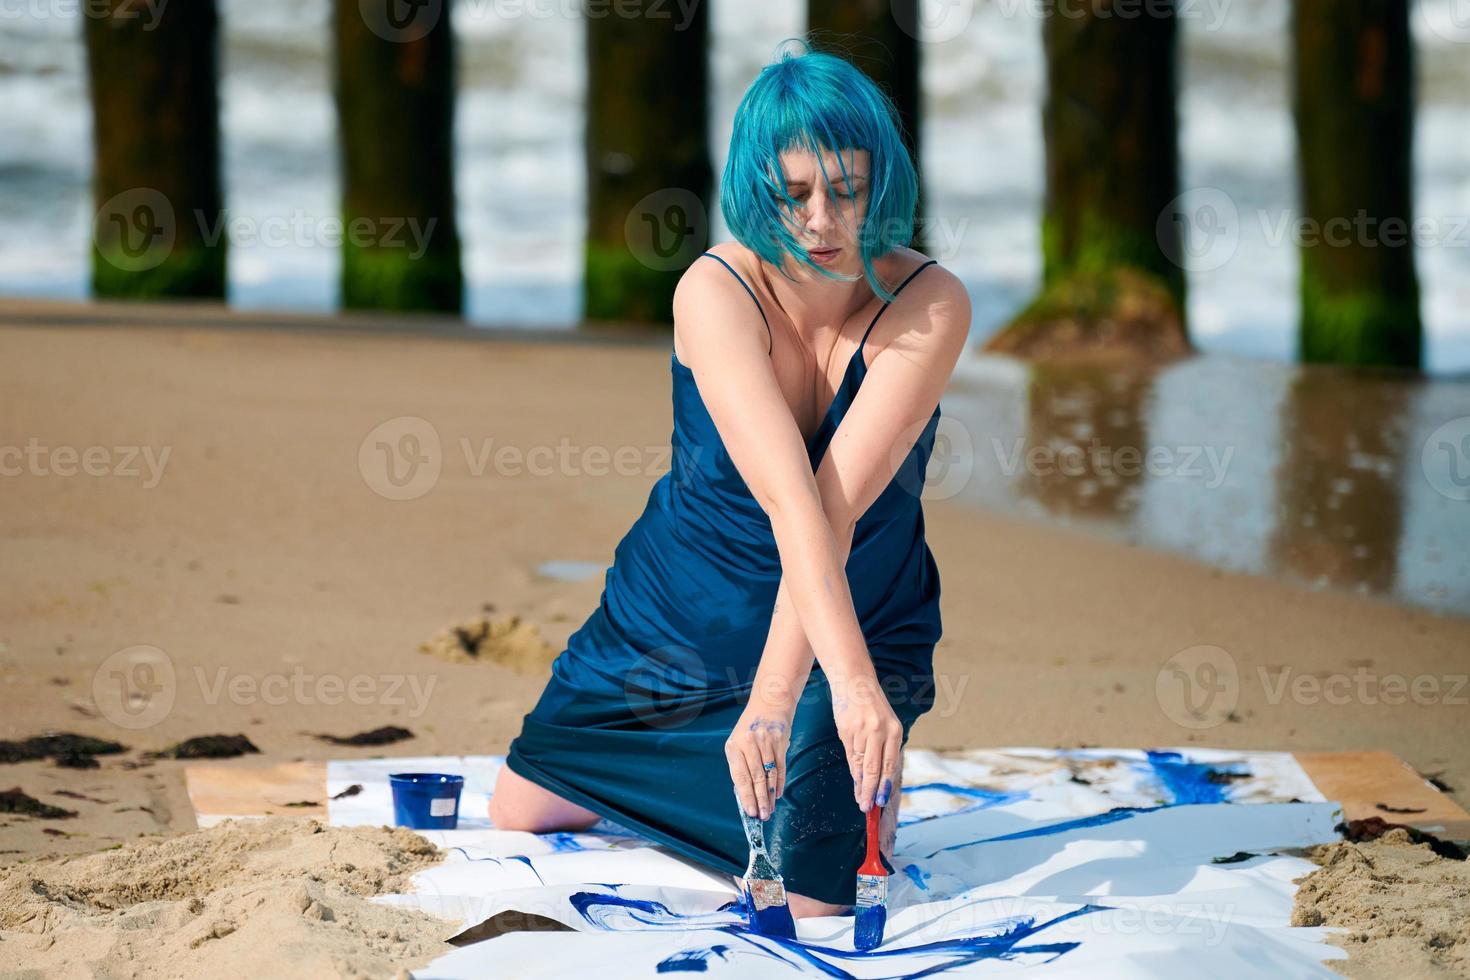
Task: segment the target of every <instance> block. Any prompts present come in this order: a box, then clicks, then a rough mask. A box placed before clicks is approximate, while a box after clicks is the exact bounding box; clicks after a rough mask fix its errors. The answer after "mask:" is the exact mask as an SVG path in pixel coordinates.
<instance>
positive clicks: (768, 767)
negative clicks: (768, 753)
mask: <svg viewBox="0 0 1470 980" xmlns="http://www.w3.org/2000/svg"><path fill="white" fill-rule="evenodd" d="M765 770H766V772H775V771H776V764H775V763H774V762H767V763H766V765H765Z"/></svg>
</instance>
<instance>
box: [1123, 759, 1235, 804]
mask: <svg viewBox="0 0 1470 980" xmlns="http://www.w3.org/2000/svg"><path fill="white" fill-rule="evenodd" d="M1148 771H1149V772H1151V773H1152V774H1153V776H1154V777H1155V778H1156V779H1157V780H1158V781H1159V782H1160V783H1161V784H1162V785H1163V787H1164V789H1165V791H1167V792H1168V794H1169V796H1170V801H1171V802H1173V803H1175V804H1186V803H1228V802H1230V777H1232V776H1244V775H1249V773H1248V772H1247V771H1246V770H1244V769H1241V768H1240V767H1239V766H1235V767H1233V768H1232V767H1230V766H1221V765H1212V764H1210V763H1207V762H1194V761H1192V760H1190V759H1187V758H1185V757H1184V755H1183V754H1182V753H1179V752H1160V751H1156V750H1154V749H1150V750H1148Z"/></svg>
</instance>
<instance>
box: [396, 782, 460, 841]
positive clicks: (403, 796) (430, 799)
mask: <svg viewBox="0 0 1470 980" xmlns="http://www.w3.org/2000/svg"><path fill="white" fill-rule="evenodd" d="M388 781H389V782H390V783H391V784H392V785H393V822H394V823H396V824H398V826H400V827H410V828H412V829H414V830H453V829H454V828H455V827H456V826H457V825H458V824H459V794H460V791H461V790H463V789H464V777H463V776H451V775H449V774H447V773H442V772H395V773H390V774H389V775H388Z"/></svg>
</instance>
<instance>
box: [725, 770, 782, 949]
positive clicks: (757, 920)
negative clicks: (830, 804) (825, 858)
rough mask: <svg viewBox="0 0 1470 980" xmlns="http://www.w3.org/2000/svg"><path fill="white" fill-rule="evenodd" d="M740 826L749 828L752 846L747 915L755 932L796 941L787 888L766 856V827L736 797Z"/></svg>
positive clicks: (746, 885)
mask: <svg viewBox="0 0 1470 980" xmlns="http://www.w3.org/2000/svg"><path fill="white" fill-rule="evenodd" d="M735 806H736V807H737V808H738V809H739V810H740V822H741V823H742V824H743V825H744V826H745V840H746V842H747V843H749V844H750V863H749V864H747V865H746V867H745V878H744V881H743V884H744V888H745V895H744V899H745V912H746V918H747V920H748V921H749V923H750V928H751V931H752V932H758V933H760V934H761V935H763V936H777V937H780V938H782V939H795V938H796V922H795V920H793V919H792V918H791V909H790V907H788V906H787V904H786V884H785V882H783V881H782V880H781V875H780V874H778V873H777V872H776V866H775V865H774V864H772V863H771V856H770V855H769V854H767V853H766V832H765V827H764V826H763V825H762V824H761V822H760V821H759V820H758V819H756V818H755V817H752V816H750V815H749V814H748V813H746V812H745V807H744V806H742V805H741V803H740V797H739V795H738V794H737V795H736V797H735Z"/></svg>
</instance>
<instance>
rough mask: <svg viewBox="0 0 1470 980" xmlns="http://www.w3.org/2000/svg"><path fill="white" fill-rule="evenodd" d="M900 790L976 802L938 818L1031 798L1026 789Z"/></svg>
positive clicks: (922, 786) (936, 786)
mask: <svg viewBox="0 0 1470 980" xmlns="http://www.w3.org/2000/svg"><path fill="white" fill-rule="evenodd" d="M900 789H901V790H902V792H903V793H904V794H910V793H922V792H924V791H926V790H938V791H939V792H942V793H952V794H954V795H955V796H968V797H970V799H972V800H974V801H975V802H974V803H971V804H970V805H968V806H965V807H962V808H961V809H959V810H952V811H949V812H947V813H943V814H937V816H945V817H950V816H954V814H956V813H969V812H970V811H971V810H989V809H990V808H991V807H993V806H1009V805H1010V804H1012V803H1019V802H1021V801H1022V800H1025V799H1029V798H1030V797H1031V793H1030V791H1028V790H1024V789H1022V790H1017V791H1015V792H1013V793H1005V792H1001V791H1000V790H994V789H983V788H981V787H979V786H960V785H957V784H955V783H919V784H918V785H915V786H903V787H900ZM922 819H925V820H932V819H933V817H924V818H922Z"/></svg>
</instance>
